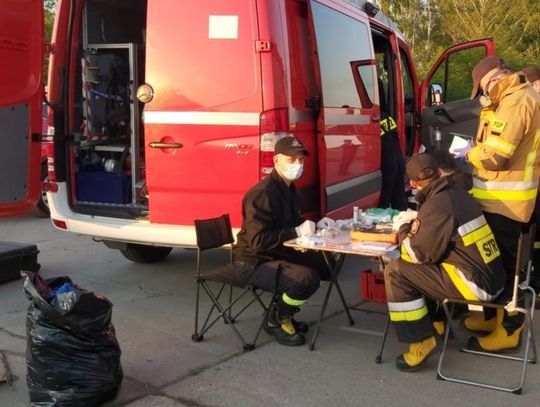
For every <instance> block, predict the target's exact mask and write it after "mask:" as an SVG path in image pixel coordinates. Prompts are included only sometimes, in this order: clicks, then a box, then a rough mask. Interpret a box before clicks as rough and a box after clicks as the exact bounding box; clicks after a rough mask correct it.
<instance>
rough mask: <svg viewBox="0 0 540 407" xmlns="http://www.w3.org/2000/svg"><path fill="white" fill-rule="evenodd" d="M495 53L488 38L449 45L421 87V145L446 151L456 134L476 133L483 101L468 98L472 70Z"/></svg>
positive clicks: (428, 149) (429, 149)
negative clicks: (438, 135)
mask: <svg viewBox="0 0 540 407" xmlns="http://www.w3.org/2000/svg"><path fill="white" fill-rule="evenodd" d="M493 54H494V46H493V42H492V41H491V40H489V39H487V40H478V41H471V42H467V43H463V44H459V45H456V46H454V47H451V48H448V49H447V50H446V51H445V52H444V53H443V54H442V55H441V56H440V57H439V59H438V60H437V62H436V63H435V65H434V66H433V68H431V70H430V71H429V73H428V74H427V76H426V78H425V79H424V81H423V82H422V85H421V88H420V109H421V111H422V144H424V146H425V147H426V149H427V151H428V152H431V151H433V150H436V149H440V150H444V151H447V150H448V148H449V146H450V144H451V143H452V139H453V137H454V135H460V136H467V137H474V136H475V135H476V129H477V127H478V117H479V115H480V104H479V103H478V100H477V99H474V100H470V99H469V97H470V93H471V89H472V79H471V72H472V70H473V68H474V66H475V65H476V64H477V63H478V61H480V60H481V59H482V58H484V57H486V56H490V55H493ZM437 133H438V134H440V137H437V136H436V134H437ZM438 138H439V139H440V142H439V140H437V139H438Z"/></svg>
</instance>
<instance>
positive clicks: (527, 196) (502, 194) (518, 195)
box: [471, 187, 538, 201]
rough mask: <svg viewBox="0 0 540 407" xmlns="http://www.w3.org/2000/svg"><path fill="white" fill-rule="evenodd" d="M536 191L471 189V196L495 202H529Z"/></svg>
mask: <svg viewBox="0 0 540 407" xmlns="http://www.w3.org/2000/svg"><path fill="white" fill-rule="evenodd" d="M537 191H538V190H537V189H536V188H535V189H530V190H528V191H502V190H495V189H489V190H486V189H479V188H476V187H473V188H472V189H471V194H472V196H474V197H475V198H476V199H492V200H496V201H530V200H533V199H535V198H536V192H537Z"/></svg>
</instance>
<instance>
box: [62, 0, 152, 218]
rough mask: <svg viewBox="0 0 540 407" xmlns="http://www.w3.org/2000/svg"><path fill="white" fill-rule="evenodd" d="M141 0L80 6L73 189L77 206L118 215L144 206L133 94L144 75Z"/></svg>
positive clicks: (142, 209) (98, 1)
mask: <svg viewBox="0 0 540 407" xmlns="http://www.w3.org/2000/svg"><path fill="white" fill-rule="evenodd" d="M146 7H147V2H146V0H132V1H129V2H127V1H121V0H89V1H86V2H85V4H84V7H83V12H82V16H81V18H80V31H79V41H78V45H79V46H78V56H77V63H76V69H75V73H74V74H72V76H71V78H72V81H71V84H72V87H73V89H72V91H73V94H74V98H73V112H74V113H73V123H72V126H71V127H72V129H74V133H73V134H74V137H73V141H72V145H71V148H70V159H71V162H72V163H71V166H70V167H71V177H70V179H71V187H72V197H73V201H74V204H75V205H74V206H76V207H77V210H78V211H81V212H86V211H88V210H91V211H92V210H96V209H98V208H101V212H100V213H103V210H105V211H106V212H105V213H107V212H110V211H111V210H112V211H113V212H112V213H114V215H115V216H120V215H119V213H118V212H125V213H128V214H132V215H140V214H141V213H144V212H145V211H146V209H147V197H146V193H145V178H146V177H145V173H144V148H143V146H144V135H143V126H142V125H141V112H142V106H141V104H140V103H139V102H138V100H137V99H136V90H137V87H138V86H139V85H140V84H141V83H143V82H144V65H145V60H144V56H145V53H144V50H145V29H146ZM77 130H78V131H77ZM121 217H123V216H121Z"/></svg>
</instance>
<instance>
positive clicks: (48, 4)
mask: <svg viewBox="0 0 540 407" xmlns="http://www.w3.org/2000/svg"><path fill="white" fill-rule="evenodd" d="M57 2H58V0H45V1H44V2H43V8H44V11H45V42H46V43H47V44H50V42H51V36H52V29H53V25H54V15H55V12H56V4H57ZM48 70H49V56H48V55H45V63H44V65H43V78H44V80H45V82H46V81H47V72H48Z"/></svg>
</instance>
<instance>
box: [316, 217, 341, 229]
mask: <svg viewBox="0 0 540 407" xmlns="http://www.w3.org/2000/svg"><path fill="white" fill-rule="evenodd" d="M330 227H336V221H335V220H334V219H330V218H322V219H321V220H320V221H318V222H317V229H328V228H330Z"/></svg>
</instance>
